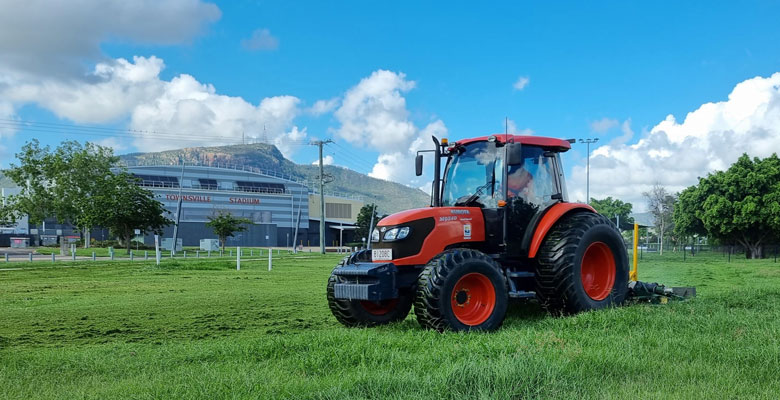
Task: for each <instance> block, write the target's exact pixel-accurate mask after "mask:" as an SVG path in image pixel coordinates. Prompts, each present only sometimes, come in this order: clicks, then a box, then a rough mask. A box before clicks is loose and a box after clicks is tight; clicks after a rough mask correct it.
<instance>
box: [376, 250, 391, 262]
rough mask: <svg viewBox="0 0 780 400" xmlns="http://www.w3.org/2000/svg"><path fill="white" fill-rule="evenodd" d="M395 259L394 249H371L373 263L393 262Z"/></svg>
mask: <svg viewBox="0 0 780 400" xmlns="http://www.w3.org/2000/svg"><path fill="white" fill-rule="evenodd" d="M392 259H393V249H371V260H373V261H391V260H392Z"/></svg>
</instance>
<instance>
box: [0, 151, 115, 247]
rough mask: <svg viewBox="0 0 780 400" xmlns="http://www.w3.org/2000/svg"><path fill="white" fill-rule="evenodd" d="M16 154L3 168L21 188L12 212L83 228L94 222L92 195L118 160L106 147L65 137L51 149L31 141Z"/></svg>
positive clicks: (33, 219) (95, 206)
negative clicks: (14, 159)
mask: <svg viewBox="0 0 780 400" xmlns="http://www.w3.org/2000/svg"><path fill="white" fill-rule="evenodd" d="M16 157H17V158H18V159H19V162H20V165H19V166H16V165H12V167H11V169H9V170H8V171H6V172H5V175H6V176H8V177H9V178H10V179H11V180H13V181H14V183H16V184H17V185H18V186H19V187H20V188H21V193H19V194H18V195H16V196H14V197H13V198H12V201H11V202H12V204H13V205H12V206H11V208H12V209H13V210H14V211H15V213H16V214H27V215H28V216H29V218H30V222H32V223H35V224H39V223H41V222H42V221H43V220H44V219H45V218H48V217H53V218H56V219H57V221H58V222H60V223H63V222H66V221H67V222H71V223H73V224H74V225H75V226H77V227H79V228H83V229H84V230H85V232H88V231H89V228H91V227H92V226H95V225H97V223H98V221H97V216H98V214H99V213H100V212H101V211H102V207H103V205H102V204H100V203H99V202H96V201H94V198H95V197H96V196H98V195H99V193H100V190H103V189H104V188H105V181H106V180H111V179H112V177H113V176H114V174H113V173H112V172H111V168H112V167H114V166H115V165H116V162H117V161H118V160H119V157H116V156H114V154H113V150H112V149H111V148H109V147H103V146H99V145H96V144H93V143H86V144H83V145H82V144H80V143H78V142H75V141H65V142H62V143H61V144H60V145H59V146H58V147H57V148H56V149H55V150H54V151H52V150H51V149H50V148H49V147H48V146H45V147H41V146H40V144H39V143H38V141H37V140H35V139H33V140H32V141H31V142H29V143H27V144H26V145H25V146H24V147H22V151H21V152H20V153H18V154H16ZM85 245H86V241H85Z"/></svg>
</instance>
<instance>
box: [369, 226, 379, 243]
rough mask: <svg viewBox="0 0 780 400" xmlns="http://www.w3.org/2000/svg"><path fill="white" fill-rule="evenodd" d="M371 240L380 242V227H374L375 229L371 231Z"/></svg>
mask: <svg viewBox="0 0 780 400" xmlns="http://www.w3.org/2000/svg"><path fill="white" fill-rule="evenodd" d="M371 241H372V242H378V241H379V229H374V231H373V232H371Z"/></svg>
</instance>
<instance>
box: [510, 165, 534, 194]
mask: <svg viewBox="0 0 780 400" xmlns="http://www.w3.org/2000/svg"><path fill="white" fill-rule="evenodd" d="M506 196H507V199H513V198H515V197H519V198H521V199H523V200H525V201H527V202H529V203H538V199H537V198H536V193H535V191H534V177H533V175H532V174H531V173H530V172H529V171H528V170H527V169H525V168H523V166H522V165H516V166H512V167H510V170H509V173H508V174H507V193H506Z"/></svg>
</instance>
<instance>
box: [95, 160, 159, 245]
mask: <svg viewBox="0 0 780 400" xmlns="http://www.w3.org/2000/svg"><path fill="white" fill-rule="evenodd" d="M100 182H101V184H100V188H99V189H98V190H97V194H96V195H95V196H94V197H93V198H92V200H93V201H95V203H96V204H98V205H99V206H100V210H99V211H98V212H97V214H96V215H95V218H94V221H96V222H98V223H99V224H100V225H102V226H105V227H107V228H109V229H110V230H111V232H114V233H115V234H116V235H117V236H118V237H119V239H120V240H121V241H122V242H123V243H124V244H125V246H126V250H127V253H128V254H129V253H130V241H131V240H132V238H133V236H134V235H135V230H136V229H138V230H140V231H141V234H142V235H143V234H146V233H148V232H154V233H156V234H162V229H163V228H164V227H165V226H167V225H170V224H171V223H173V221H171V220H170V219H168V218H166V217H165V216H164V214H165V213H167V212H168V211H167V210H166V209H165V208H164V207H163V205H162V203H160V202H159V201H158V200H157V199H155V198H154V193H152V192H151V191H149V190H147V189H144V188H142V187H141V186H139V185H138V184H137V182H138V178H135V177H133V176H132V175H130V174H128V173H126V172H122V173H119V174H112V175H111V176H109V177H108V178H107V179H104V180H101V181H100Z"/></svg>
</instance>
